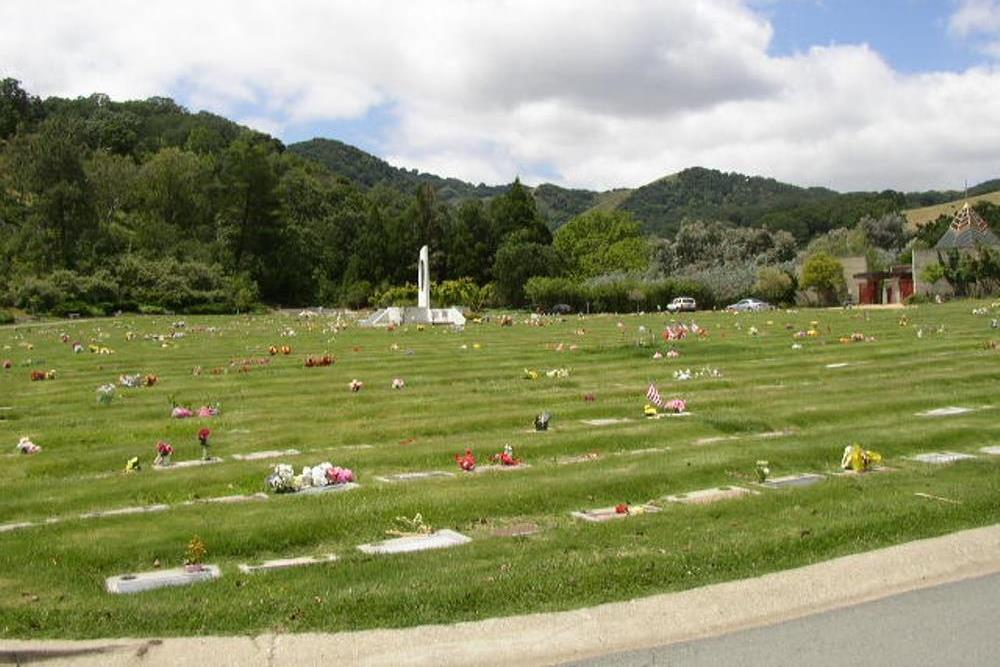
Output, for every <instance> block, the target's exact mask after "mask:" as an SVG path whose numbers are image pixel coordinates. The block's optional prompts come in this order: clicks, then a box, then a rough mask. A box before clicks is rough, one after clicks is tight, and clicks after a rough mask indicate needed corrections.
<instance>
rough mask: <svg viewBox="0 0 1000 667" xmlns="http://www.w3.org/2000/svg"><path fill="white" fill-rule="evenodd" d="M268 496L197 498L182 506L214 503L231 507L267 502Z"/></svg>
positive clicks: (256, 494)
mask: <svg viewBox="0 0 1000 667" xmlns="http://www.w3.org/2000/svg"><path fill="white" fill-rule="evenodd" d="M269 497H270V496H268V495H267V494H266V493H264V492H263V491H261V492H260V493H252V494H250V495H246V496H243V495H238V496H217V497H215V498H198V499H197V500H188V501H185V502H183V503H181V504H182V505H195V504H201V503H215V504H219V505H233V504H236V503H245V502H249V501H251V500H267V499H268V498H269Z"/></svg>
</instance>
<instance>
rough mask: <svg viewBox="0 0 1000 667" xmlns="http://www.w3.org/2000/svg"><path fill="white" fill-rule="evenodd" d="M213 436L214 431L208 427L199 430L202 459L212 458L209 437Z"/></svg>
mask: <svg viewBox="0 0 1000 667" xmlns="http://www.w3.org/2000/svg"><path fill="white" fill-rule="evenodd" d="M210 437H212V431H211V429H208V428H203V429H201V430H200V431H198V442H199V444H201V460H202V461H208V460H209V459H211V458H212V456H211V455H210V454H209V447H210V446H211V445H210V443H209V441H208V439H209V438H210Z"/></svg>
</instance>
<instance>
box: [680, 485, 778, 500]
mask: <svg viewBox="0 0 1000 667" xmlns="http://www.w3.org/2000/svg"><path fill="white" fill-rule="evenodd" d="M758 493H760V492H759V491H753V490H751V489H745V488H743V487H742V486H718V487H713V488H710V489H700V490H698V491H690V492H688V493H678V494H674V495H670V496H664V497H663V499H664V500H666V501H668V502H671V503H684V504H687V505H708V504H711V503H716V502H719V501H720V500H733V499H736V498H742V497H743V496H750V495H757V494H758Z"/></svg>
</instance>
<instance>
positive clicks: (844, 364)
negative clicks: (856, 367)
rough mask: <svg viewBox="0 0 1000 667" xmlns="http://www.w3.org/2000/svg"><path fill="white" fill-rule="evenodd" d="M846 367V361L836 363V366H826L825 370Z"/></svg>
mask: <svg viewBox="0 0 1000 667" xmlns="http://www.w3.org/2000/svg"><path fill="white" fill-rule="evenodd" d="M847 365H848V363H847V362H846V361H842V362H840V363H836V364H827V365H826V367H827V368H843V367H844V366H847Z"/></svg>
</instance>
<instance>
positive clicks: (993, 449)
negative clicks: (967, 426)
mask: <svg viewBox="0 0 1000 667" xmlns="http://www.w3.org/2000/svg"><path fill="white" fill-rule="evenodd" d="M979 451H981V452H982V453H983V454H992V455H993V456H1000V445H992V446H990V447H980V448H979Z"/></svg>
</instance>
